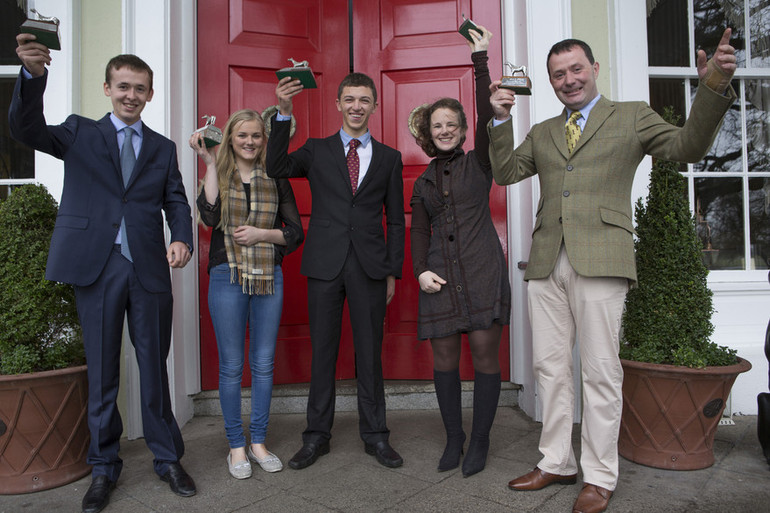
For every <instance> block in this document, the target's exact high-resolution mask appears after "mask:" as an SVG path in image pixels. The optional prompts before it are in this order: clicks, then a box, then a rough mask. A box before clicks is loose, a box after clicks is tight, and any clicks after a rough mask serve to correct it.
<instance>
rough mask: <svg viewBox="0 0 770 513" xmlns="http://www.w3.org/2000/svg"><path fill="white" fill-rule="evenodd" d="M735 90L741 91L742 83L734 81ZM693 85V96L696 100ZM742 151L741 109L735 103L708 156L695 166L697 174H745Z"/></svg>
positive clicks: (694, 85) (694, 169)
mask: <svg viewBox="0 0 770 513" xmlns="http://www.w3.org/2000/svg"><path fill="white" fill-rule="evenodd" d="M732 85H733V88H734V89H735V90H736V91H739V90H740V83H739V82H738V81H736V80H733V84H732ZM695 87H696V84H695V83H693V86H692V89H691V94H692V98H695ZM742 156H743V155H742V150H741V107H740V105H739V103H738V102H735V103H734V104H733V105H732V106H731V107H730V110H728V111H727V114H726V115H725V120H724V122H723V123H722V127H721V128H720V129H719V133H717V136H716V138H715V139H714V143H713V144H712V145H711V148H709V150H708V152H707V153H706V156H705V157H704V158H703V160H701V161H700V162H698V163H697V164H695V165H694V166H693V171H696V172H736V173H741V172H743V159H742Z"/></svg>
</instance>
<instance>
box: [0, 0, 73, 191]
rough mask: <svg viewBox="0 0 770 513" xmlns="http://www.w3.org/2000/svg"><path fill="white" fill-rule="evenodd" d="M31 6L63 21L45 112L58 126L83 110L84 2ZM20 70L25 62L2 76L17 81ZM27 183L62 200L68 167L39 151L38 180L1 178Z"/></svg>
mask: <svg viewBox="0 0 770 513" xmlns="http://www.w3.org/2000/svg"><path fill="white" fill-rule="evenodd" d="M28 7H29V8H32V7H34V8H35V9H37V10H38V11H39V12H41V13H43V15H45V16H55V17H56V18H58V19H59V22H60V24H59V31H60V37H61V44H62V49H61V51H52V52H51V65H50V66H49V68H48V82H47V85H46V92H45V102H44V111H43V112H44V114H45V118H46V121H47V122H48V123H49V124H58V123H61V122H62V121H64V120H65V119H66V117H67V115H69V114H70V113H71V112H77V108H78V107H79V104H78V103H76V99H75V98H76V97H75V94H74V91H77V90H80V84H79V79H80V71H79V65H78V63H79V62H80V52H79V48H80V40H79V38H80V35H79V34H80V30H79V27H80V25H79V20H80V0H28ZM76 20H77V22H78V24H77V26H76ZM20 69H21V63H19V65H18V66H0V77H2V78H16V76H18V74H19V70H20ZM25 183H42V184H43V185H45V186H46V187H47V188H48V191H49V192H50V193H51V195H52V196H53V197H54V198H56V200H57V201H59V200H60V199H61V190H62V185H63V183H64V164H63V163H62V161H60V160H58V159H56V158H54V157H51V156H50V155H46V154H45V153H41V152H39V151H36V152H35V177H34V178H19V179H17V178H10V179H0V186H6V185H21V184H25Z"/></svg>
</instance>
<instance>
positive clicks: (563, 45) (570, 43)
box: [545, 39, 594, 77]
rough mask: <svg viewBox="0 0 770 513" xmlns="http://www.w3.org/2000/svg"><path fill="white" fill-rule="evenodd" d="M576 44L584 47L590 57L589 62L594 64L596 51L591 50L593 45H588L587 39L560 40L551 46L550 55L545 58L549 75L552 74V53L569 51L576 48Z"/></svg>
mask: <svg viewBox="0 0 770 513" xmlns="http://www.w3.org/2000/svg"><path fill="white" fill-rule="evenodd" d="M576 46H579V47H580V48H582V49H583V52H584V53H585V54H586V57H587V58H588V62H590V63H591V65H593V63H594V53H593V52H592V51H591V47H590V46H588V43H586V42H585V41H581V40H580V39H565V40H563V41H559V42H558V43H556V44H555V45H553V46H552V47H551V51H549V52H548V57H547V58H546V59H545V69H547V70H548V76H549V77H550V76H551V67H550V66H549V64H550V63H551V55H558V54H560V53H564V52H568V51H570V50H572V49H573V48H575V47H576Z"/></svg>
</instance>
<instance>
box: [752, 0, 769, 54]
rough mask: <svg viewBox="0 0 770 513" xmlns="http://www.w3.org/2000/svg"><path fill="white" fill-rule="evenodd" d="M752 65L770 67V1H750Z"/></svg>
mask: <svg viewBox="0 0 770 513" xmlns="http://www.w3.org/2000/svg"><path fill="white" fill-rule="evenodd" d="M749 29H750V37H751V65H752V66H754V67H757V68H768V67H770V0H749Z"/></svg>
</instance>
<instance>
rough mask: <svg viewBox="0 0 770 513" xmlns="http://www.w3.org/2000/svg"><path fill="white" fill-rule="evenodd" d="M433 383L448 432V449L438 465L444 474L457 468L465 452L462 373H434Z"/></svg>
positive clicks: (457, 371) (436, 371)
mask: <svg viewBox="0 0 770 513" xmlns="http://www.w3.org/2000/svg"><path fill="white" fill-rule="evenodd" d="M433 383H434V384H435V386H436V399H437V400H438V406H439V409H440V410H441V420H443V421H444V429H445V430H446V447H445V448H444V454H443V455H442V456H441V460H440V461H439V463H438V471H439V472H444V471H446V470H451V469H453V468H457V466H458V465H459V464H460V454H462V451H463V443H464V442H465V432H463V419H462V396H461V388H460V387H461V385H460V371H459V369H455V370H452V371H448V372H442V371H438V370H434V371H433Z"/></svg>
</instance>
